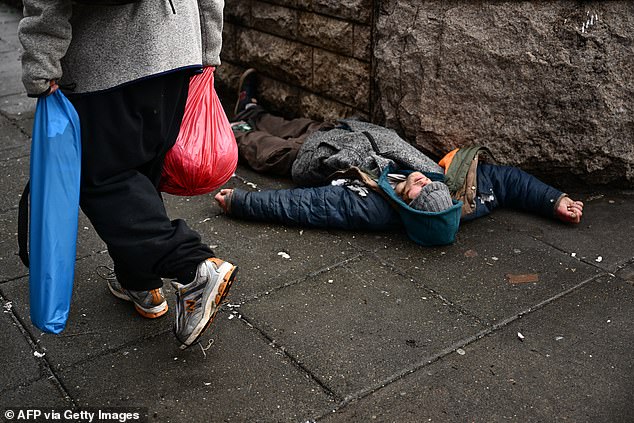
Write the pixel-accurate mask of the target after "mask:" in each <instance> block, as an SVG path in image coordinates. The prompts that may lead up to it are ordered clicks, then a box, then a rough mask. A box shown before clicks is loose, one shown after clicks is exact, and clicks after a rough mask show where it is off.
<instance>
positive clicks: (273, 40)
mask: <svg viewBox="0 0 634 423" xmlns="http://www.w3.org/2000/svg"><path fill="white" fill-rule="evenodd" d="M237 43H238V45H237V52H238V56H239V57H240V60H241V62H242V63H244V64H248V66H251V67H255V68H256V69H258V70H259V71H262V72H264V73H266V74H269V75H276V77H277V78H278V79H285V80H287V81H288V82H289V83H293V84H296V85H299V86H307V85H310V83H311V80H312V48H311V47H309V46H306V45H304V44H300V43H297V42H293V41H289V40H286V39H284V38H280V37H276V36H273V35H269V34H265V33H262V32H258V31H253V30H246V29H245V30H243V31H242V32H241V33H240V34H239V35H238V40H237Z"/></svg>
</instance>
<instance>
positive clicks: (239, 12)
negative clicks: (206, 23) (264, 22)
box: [224, 0, 258, 26]
mask: <svg viewBox="0 0 634 423" xmlns="http://www.w3.org/2000/svg"><path fill="white" fill-rule="evenodd" d="M252 3H253V2H252V1H251V0H232V1H228V2H225V9H224V18H225V20H226V21H228V22H231V23H233V24H236V25H244V26H251V7H252ZM255 3H258V2H255Z"/></svg>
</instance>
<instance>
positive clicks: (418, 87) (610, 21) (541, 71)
mask: <svg viewBox="0 0 634 423" xmlns="http://www.w3.org/2000/svg"><path fill="white" fill-rule="evenodd" d="M633 29H634V2H631V1H609V2H607V1H584V2H579V1H554V2H542V1H505V2H495V1H489V2H487V1H485V2H468V1H423V2H421V1H419V0H386V1H383V2H382V6H381V9H380V13H379V15H378V18H377V24H376V32H375V37H376V45H375V49H374V55H375V57H376V65H375V82H376V99H377V104H376V105H375V107H374V110H373V118H374V119H375V120H376V121H380V122H382V123H384V124H386V125H387V126H390V127H393V128H395V129H397V130H398V131H400V132H401V133H402V134H404V135H405V137H406V138H408V139H410V140H412V141H415V143H416V144H417V145H418V146H420V147H421V148H423V149H424V150H427V151H430V152H433V153H436V154H441V152H443V151H447V150H449V149H452V148H454V147H458V146H461V145H468V144H484V145H487V146H488V147H489V148H491V149H492V150H493V151H494V153H495V154H496V156H497V158H498V160H499V161H500V162H502V163H508V164H513V165H519V166H521V167H523V168H524V169H527V170H529V171H532V172H534V173H536V174H538V175H540V176H542V177H544V178H545V179H548V180H550V181H553V180H556V179H557V178H561V177H566V176H570V175H577V176H578V177H580V178H577V179H579V180H580V181H585V182H590V183H610V182H614V183H625V184H626V185H629V186H634V36H633V34H632V30H633Z"/></svg>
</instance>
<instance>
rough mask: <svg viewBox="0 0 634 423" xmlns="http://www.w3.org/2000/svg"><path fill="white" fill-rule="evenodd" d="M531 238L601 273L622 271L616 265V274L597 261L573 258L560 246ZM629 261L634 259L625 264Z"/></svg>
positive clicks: (611, 273)
mask: <svg viewBox="0 0 634 423" xmlns="http://www.w3.org/2000/svg"><path fill="white" fill-rule="evenodd" d="M531 238H533V239H534V240H535V241H538V242H541V243H542V244H544V245H547V246H549V247H551V248H553V249H555V250H557V251H559V252H561V253H564V255H566V256H568V257H572V258H573V259H575V260H577V261H578V262H580V263H583V264H586V265H588V266H591V267H594V268H595V269H598V270H599V271H601V272H603V273H607V274H608V275H610V276H615V275H614V274H615V273H616V272H618V271H619V269H620V267H618V266H619V264H618V263H617V264H616V266H617V269H616V270H615V271H614V272H612V271H611V270H610V269H607V268H605V267H602V266H599V265H598V264H597V263H596V262H595V261H588V259H586V258H581V257H576V256H571V252H570V251H566V250H564V249H563V248H561V247H559V246H557V245H555V244H552V243H550V242H547V241H545V240H543V239H540V238H537V237H535V236H533V235H531ZM628 261H634V259H630V260H627V259H626V260H625V263H626V264H627V262H628Z"/></svg>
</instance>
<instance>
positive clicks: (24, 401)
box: [0, 377, 74, 412]
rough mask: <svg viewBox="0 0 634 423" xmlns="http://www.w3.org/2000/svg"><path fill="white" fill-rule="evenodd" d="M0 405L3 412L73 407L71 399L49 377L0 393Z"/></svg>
mask: <svg viewBox="0 0 634 423" xmlns="http://www.w3.org/2000/svg"><path fill="white" fill-rule="evenodd" d="M0 405H1V406H2V411H3V412H4V409H5V408H18V407H24V408H26V407H30V408H34V407H50V408H53V407H55V408H60V407H72V406H74V404H73V402H72V399H71V398H69V397H68V396H67V395H66V394H65V393H64V392H63V391H62V390H61V389H60V387H59V385H57V384H56V383H55V382H54V380H51V379H50V378H49V377H44V378H42V379H39V380H36V381H34V382H29V383H26V384H24V385H20V386H18V387H15V388H11V389H8V390H6V391H0Z"/></svg>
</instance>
